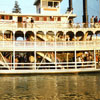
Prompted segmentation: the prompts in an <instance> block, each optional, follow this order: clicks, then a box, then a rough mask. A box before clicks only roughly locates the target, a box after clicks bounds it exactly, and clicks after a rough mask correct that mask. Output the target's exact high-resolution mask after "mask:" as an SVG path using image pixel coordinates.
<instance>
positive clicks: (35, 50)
mask: <svg viewBox="0 0 100 100" xmlns="http://www.w3.org/2000/svg"><path fill="white" fill-rule="evenodd" d="M34 34H35V44H34V47H35V50H34V58H35V61H34V62H35V70H36V32H34Z"/></svg>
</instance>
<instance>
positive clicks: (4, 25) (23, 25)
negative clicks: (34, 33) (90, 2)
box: [0, 21, 100, 29]
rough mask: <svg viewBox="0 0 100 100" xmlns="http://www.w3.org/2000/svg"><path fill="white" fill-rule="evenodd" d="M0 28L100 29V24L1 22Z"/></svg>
mask: <svg viewBox="0 0 100 100" xmlns="http://www.w3.org/2000/svg"><path fill="white" fill-rule="evenodd" d="M0 28H35V29H36V28H41V29H47V28H48V29H49V28H53V29H56V28H63V29H64V28H65V29H66V28H100V23H95V24H94V23H87V24H85V23H71V24H69V23H66V22H58V21H35V22H34V23H24V22H21V23H17V22H13V21H0Z"/></svg>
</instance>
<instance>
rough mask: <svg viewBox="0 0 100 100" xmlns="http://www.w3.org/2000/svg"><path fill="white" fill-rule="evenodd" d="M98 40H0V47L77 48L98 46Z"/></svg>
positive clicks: (99, 42)
mask: <svg viewBox="0 0 100 100" xmlns="http://www.w3.org/2000/svg"><path fill="white" fill-rule="evenodd" d="M99 46H100V41H98V40H97V41H96V40H95V41H68V42H31V41H0V47H1V48H0V49H2V48H19V49H23V48H24V49H28V48H36V49H37V48H40V49H41V48H42V49H49V48H51V49H52V48H58V49H59V48H78V47H84V48H87V47H89V48H90V47H99Z"/></svg>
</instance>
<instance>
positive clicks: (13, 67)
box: [12, 32, 16, 69]
mask: <svg viewBox="0 0 100 100" xmlns="http://www.w3.org/2000/svg"><path fill="white" fill-rule="evenodd" d="M15 63H16V62H15V32H13V66H12V69H15V68H16V66H15V65H16V64H15Z"/></svg>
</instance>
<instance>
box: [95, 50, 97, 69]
mask: <svg viewBox="0 0 100 100" xmlns="http://www.w3.org/2000/svg"><path fill="white" fill-rule="evenodd" d="M94 62H95V69H96V68H97V66H96V53H95V49H94Z"/></svg>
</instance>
